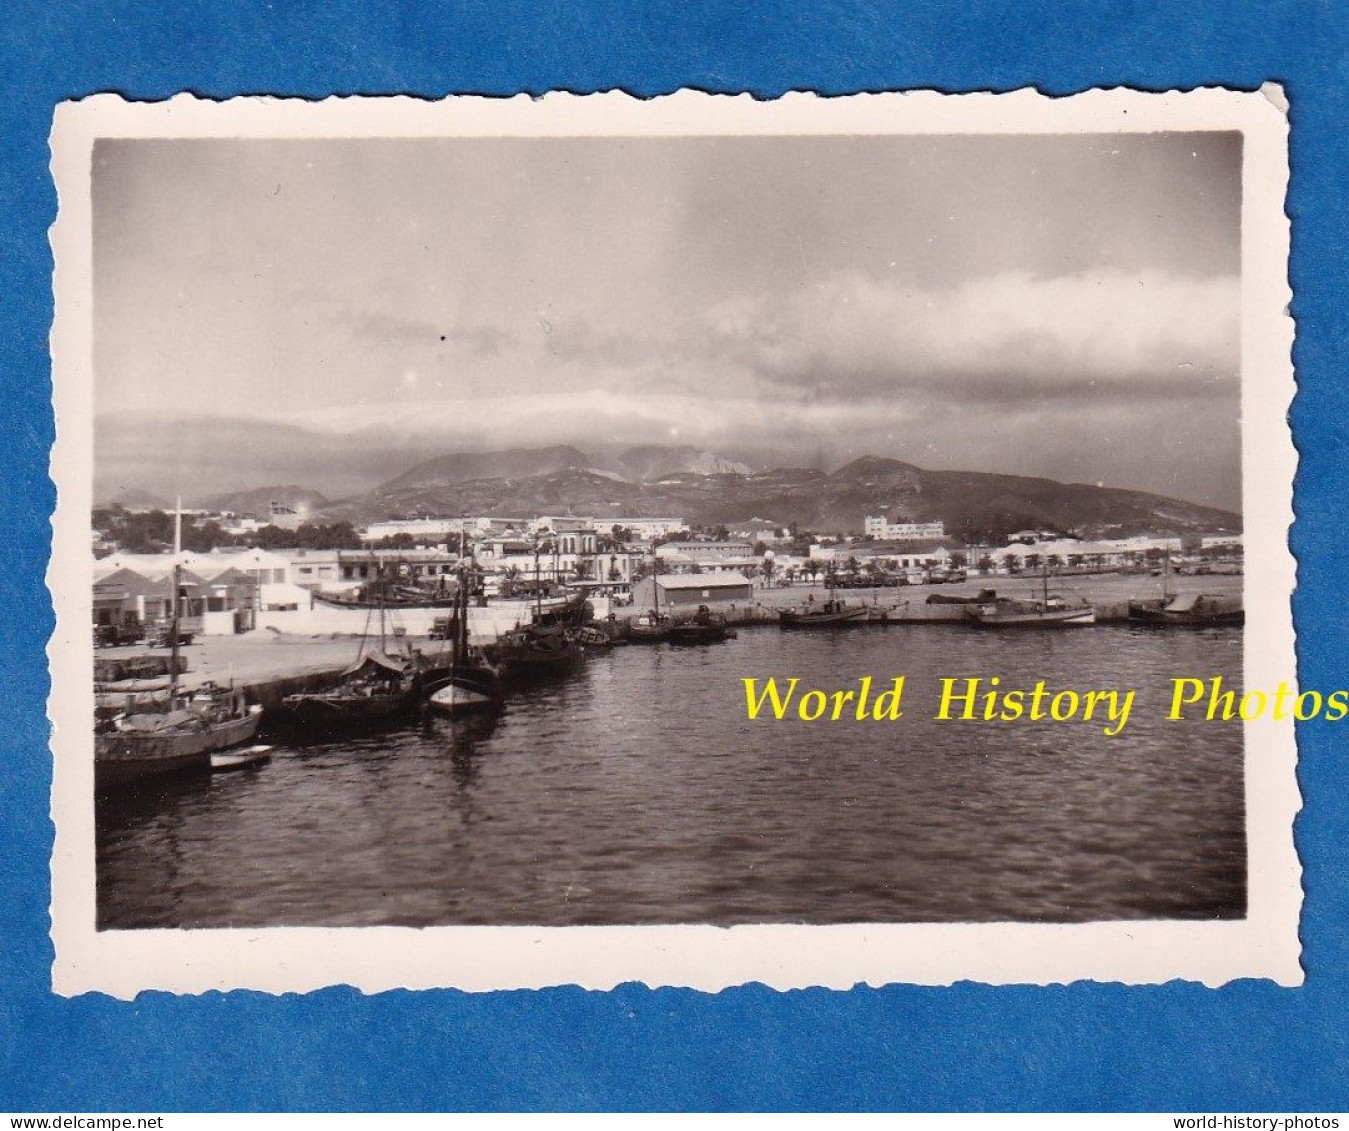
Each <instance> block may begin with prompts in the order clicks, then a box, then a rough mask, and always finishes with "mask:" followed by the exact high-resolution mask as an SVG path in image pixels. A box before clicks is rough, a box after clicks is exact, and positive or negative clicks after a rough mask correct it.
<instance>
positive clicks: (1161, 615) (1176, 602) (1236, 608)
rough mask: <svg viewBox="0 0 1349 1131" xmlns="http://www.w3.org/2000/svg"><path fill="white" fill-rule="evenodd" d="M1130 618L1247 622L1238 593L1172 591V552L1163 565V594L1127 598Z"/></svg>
mask: <svg viewBox="0 0 1349 1131" xmlns="http://www.w3.org/2000/svg"><path fill="white" fill-rule="evenodd" d="M1129 620H1130V621H1131V622H1132V623H1134V624H1147V625H1163V626H1164V625H1174V626H1184V627H1187V628H1208V627H1217V626H1221V625H1242V624H1245V623H1246V610H1245V607H1244V606H1243V604H1242V599H1241V596H1240V595H1233V594H1225V593H1183V594H1174V593H1172V592H1171V555H1170V553H1168V554H1167V555H1166V558H1165V560H1164V562H1163V565H1162V595H1161V596H1160V597H1154V598H1151V599H1144V600H1138V601H1130V602H1129Z"/></svg>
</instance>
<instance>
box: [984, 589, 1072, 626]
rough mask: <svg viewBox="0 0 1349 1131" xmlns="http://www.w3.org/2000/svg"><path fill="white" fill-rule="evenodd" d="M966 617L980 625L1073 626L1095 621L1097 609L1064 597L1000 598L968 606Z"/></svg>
mask: <svg viewBox="0 0 1349 1131" xmlns="http://www.w3.org/2000/svg"><path fill="white" fill-rule="evenodd" d="M965 612H966V616H968V617H969V618H970V619H971V620H972V621H973V622H974V623H975V624H977V625H979V627H981V628H1071V627H1074V626H1082V625H1091V624H1095V623H1096V609H1095V608H1094V607H1093V606H1091V605H1087V604H1069V603H1068V602H1067V601H1065V600H1064V599H1063V598H1062V597H1055V596H1051V597H1049V598H1048V599H1046V600H1043V601H1019V600H1015V599H1013V598H1010V597H999V598H998V599H997V600H996V601H994V602H993V603H992V604H988V605H969V606H967V607H966V610H965Z"/></svg>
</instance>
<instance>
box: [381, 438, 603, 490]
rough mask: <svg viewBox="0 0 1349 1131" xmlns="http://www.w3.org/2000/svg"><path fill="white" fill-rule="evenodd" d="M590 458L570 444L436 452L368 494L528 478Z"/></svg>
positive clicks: (583, 464) (587, 461) (582, 463)
mask: <svg viewBox="0 0 1349 1131" xmlns="http://www.w3.org/2000/svg"><path fill="white" fill-rule="evenodd" d="M591 462H592V461H591V458H590V457H589V456H587V455H586V454H585V453H584V452H581V451H578V450H577V449H576V448H573V447H570V446H569V445H565V444H559V445H555V446H553V447H551V448H511V449H508V450H506V451H500V452H456V453H454V454H453V455H446V456H438V457H436V458H435V459H429V460H426V461H424V462H423V463H419V464H417V465H416V466H415V467H410V468H408V470H407V471H405V472H403V473H402V474H401V475H398V476H395V477H394V478H393V479H390V480H388V481H387V482H385V483H381V484H380V485H379V486H378V487H376V488H375V489H374V490H373V491H371V492H370V493H371V495H373V496H376V497H381V496H389V497H396V496H398V495H400V494H401V493H404V492H408V491H427V490H436V489H439V488H443V487H457V486H460V485H462V484H465V483H473V482H475V481H477V480H485V479H506V480H511V479H528V478H531V477H535V476H546V475H552V474H554V473H555V472H559V471H563V470H566V469H568V468H578V467H586V466H588V465H589V464H590V463H591Z"/></svg>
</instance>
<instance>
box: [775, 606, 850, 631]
mask: <svg viewBox="0 0 1349 1131" xmlns="http://www.w3.org/2000/svg"><path fill="white" fill-rule="evenodd" d="M869 619H870V614H869V613H868V611H867V610H866V609H865V608H856V609H843V610H841V611H840V612H834V613H795V612H791V611H790V610H788V609H783V610H781V611H780V612H779V613H778V624H779V625H781V627H783V628H846V627H850V626H852V625H855V624H866V623H867V621H868V620H869Z"/></svg>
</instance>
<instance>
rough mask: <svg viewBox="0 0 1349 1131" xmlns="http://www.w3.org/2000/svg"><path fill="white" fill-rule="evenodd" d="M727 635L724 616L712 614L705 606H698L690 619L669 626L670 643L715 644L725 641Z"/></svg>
mask: <svg viewBox="0 0 1349 1131" xmlns="http://www.w3.org/2000/svg"><path fill="white" fill-rule="evenodd" d="M729 633H730V629H729V627H728V626H727V624H726V618H725V617H724V616H722V615H721V614H720V613H714V612H712V610H711V609H709V608H708V607H707V606H706V605H699V606H698V612H697V613H696V614H694V616H693V617H692V618H691V619H689V620H681V621H675V623H674V624H673V625H671V626H670V643H671V644H716V643H718V642H719V641H722V640H725V639H727V636H728V635H729Z"/></svg>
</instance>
